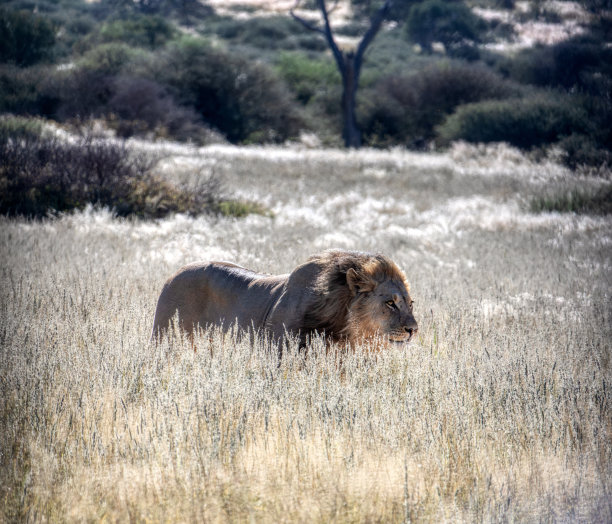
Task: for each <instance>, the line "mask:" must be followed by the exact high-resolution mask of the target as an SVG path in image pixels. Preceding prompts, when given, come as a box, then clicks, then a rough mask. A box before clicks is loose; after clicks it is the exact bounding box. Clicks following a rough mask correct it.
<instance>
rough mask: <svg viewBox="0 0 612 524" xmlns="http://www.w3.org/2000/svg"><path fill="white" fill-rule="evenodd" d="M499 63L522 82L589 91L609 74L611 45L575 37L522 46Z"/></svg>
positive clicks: (610, 69) (611, 66) (611, 59)
mask: <svg viewBox="0 0 612 524" xmlns="http://www.w3.org/2000/svg"><path fill="white" fill-rule="evenodd" d="M499 67H500V69H501V70H502V71H503V72H504V73H506V74H508V75H509V76H510V77H512V78H514V79H515V80H517V81H519V82H522V83H525V84H533V85H538V86H548V87H563V88H565V89H571V88H574V87H577V88H579V89H581V90H583V91H587V92H591V91H592V90H593V88H594V87H596V85H597V83H598V82H601V78H602V77H606V78H608V79H609V78H612V49H610V48H608V47H606V46H604V45H603V44H602V43H601V42H593V41H589V40H586V41H583V40H581V39H575V40H570V41H566V42H561V43H559V44H556V45H552V46H539V47H532V48H528V49H524V50H522V51H521V52H520V53H519V54H518V55H517V56H516V57H515V58H512V59H507V60H506V61H502V62H501V63H500V65H499Z"/></svg>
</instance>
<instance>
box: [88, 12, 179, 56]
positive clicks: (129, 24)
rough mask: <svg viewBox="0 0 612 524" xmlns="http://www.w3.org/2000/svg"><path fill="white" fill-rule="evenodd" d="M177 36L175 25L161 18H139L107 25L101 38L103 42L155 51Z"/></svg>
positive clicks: (101, 32)
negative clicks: (120, 43) (119, 43)
mask: <svg viewBox="0 0 612 524" xmlns="http://www.w3.org/2000/svg"><path fill="white" fill-rule="evenodd" d="M176 34H177V31H176V29H175V28H174V26H173V24H172V23H171V22H169V21H168V20H166V19H165V18H162V17H161V16H138V17H133V18H130V19H127V20H115V21H113V22H107V23H105V24H104V25H103V26H102V28H101V29H100V35H99V38H100V40H101V41H102V42H123V43H125V44H128V45H130V46H133V47H147V48H149V49H155V48H157V47H161V46H163V45H165V44H166V43H167V42H168V41H169V40H171V39H172V38H174V37H175V36H176Z"/></svg>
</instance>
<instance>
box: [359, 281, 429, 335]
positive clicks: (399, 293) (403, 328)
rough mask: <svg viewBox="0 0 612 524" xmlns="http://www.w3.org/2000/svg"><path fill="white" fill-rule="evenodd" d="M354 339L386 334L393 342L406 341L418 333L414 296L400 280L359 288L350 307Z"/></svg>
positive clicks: (375, 283) (374, 283)
mask: <svg viewBox="0 0 612 524" xmlns="http://www.w3.org/2000/svg"><path fill="white" fill-rule="evenodd" d="M348 323H349V325H350V330H351V338H355V337H365V338H372V337H375V336H382V337H384V338H386V339H388V340H390V341H392V342H398V343H406V342H408V341H409V340H410V339H411V338H412V336H413V335H414V334H415V333H416V332H417V329H418V325H417V322H416V320H415V319H414V316H413V314H412V299H411V298H410V295H409V293H408V290H407V289H406V286H405V284H404V283H403V282H402V281H401V280H398V279H388V280H384V281H383V282H373V283H371V285H370V286H369V288H368V286H361V288H359V287H357V289H355V298H354V300H353V302H352V303H351V306H350V307H349V315H348Z"/></svg>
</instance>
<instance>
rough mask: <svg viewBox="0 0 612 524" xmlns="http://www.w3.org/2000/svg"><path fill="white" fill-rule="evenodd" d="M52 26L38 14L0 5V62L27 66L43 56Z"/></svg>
mask: <svg viewBox="0 0 612 524" xmlns="http://www.w3.org/2000/svg"><path fill="white" fill-rule="evenodd" d="M54 45H55V28H54V27H53V24H52V23H51V22H49V21H47V20H45V19H44V18H43V17H41V16H37V15H33V14H30V13H28V12H25V11H12V10H7V9H0V62H7V63H10V64H15V65H17V66H19V67H27V66H30V65H32V64H35V63H36V62H39V61H41V60H43V59H45V58H47V57H48V56H49V55H50V54H51V51H52V48H53V46H54Z"/></svg>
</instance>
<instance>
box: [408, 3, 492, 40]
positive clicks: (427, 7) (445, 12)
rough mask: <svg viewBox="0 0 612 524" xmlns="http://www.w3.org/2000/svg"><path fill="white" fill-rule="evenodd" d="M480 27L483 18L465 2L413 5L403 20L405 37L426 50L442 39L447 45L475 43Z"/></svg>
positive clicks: (478, 36)
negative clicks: (404, 20)
mask: <svg viewBox="0 0 612 524" xmlns="http://www.w3.org/2000/svg"><path fill="white" fill-rule="evenodd" d="M484 29H485V24H484V21H483V20H482V19H480V18H479V17H478V16H476V15H475V14H474V13H472V11H471V10H470V9H469V7H467V6H466V5H465V4H463V3H460V2H450V1H445V0H425V2H420V3H417V4H414V5H413V6H412V7H411V8H410V13H409V15H408V20H407V23H406V33H407V35H408V37H409V38H410V39H411V40H413V41H414V42H416V43H418V44H420V45H421V46H422V47H423V48H424V49H426V50H431V45H432V43H433V42H442V43H443V44H444V45H445V46H447V47H451V46H453V45H455V44H461V43H463V42H465V41H474V42H477V41H479V40H480V34H481V32H482V31H483V30H484Z"/></svg>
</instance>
